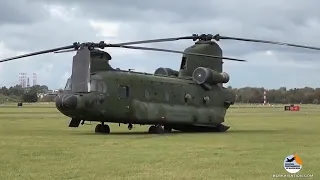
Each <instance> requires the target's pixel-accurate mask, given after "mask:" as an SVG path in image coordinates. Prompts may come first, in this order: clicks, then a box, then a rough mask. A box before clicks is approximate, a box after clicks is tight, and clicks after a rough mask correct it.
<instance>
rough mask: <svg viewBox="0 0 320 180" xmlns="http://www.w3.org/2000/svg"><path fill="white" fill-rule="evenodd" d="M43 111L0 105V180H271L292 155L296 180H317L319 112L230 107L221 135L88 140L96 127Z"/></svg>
mask: <svg viewBox="0 0 320 180" xmlns="http://www.w3.org/2000/svg"><path fill="white" fill-rule="evenodd" d="M50 106H52V107H53V105H51V104H43V105H37V106H35V105H26V106H23V107H21V108H18V107H16V106H11V107H8V106H6V107H4V106H2V107H1V106H0V179H1V180H2V179H3V180H11V179H23V180H25V179H37V180H40V179H41V180H42V179H43V180H50V179H59V180H63V179H86V180H89V179H90V180H91V179H101V180H102V179H106V180H112V179H119V180H120V179H121V180H122V179H146V180H151V179H152V180H153V179H155V180H157V179H161V180H162V179H183V180H188V179H190V180H191V179H192V180H194V179H210V180H212V179H232V180H233V179H244V180H251V179H254V180H263V179H274V178H272V175H273V174H287V173H286V171H285V170H284V168H283V160H284V158H285V157H286V156H288V155H290V154H293V153H297V154H298V155H300V157H301V159H302V161H303V163H304V164H303V168H302V170H301V171H300V172H299V173H300V174H313V175H314V177H313V178H312V179H320V174H319V173H317V172H318V171H319V169H320V164H319V161H320V153H319V152H320V142H319V137H320V136H319V135H320V130H319V128H320V111H319V110H320V106H312V105H305V106H302V107H301V111H300V112H284V111H283V108H282V107H280V108H279V107H275V106H274V107H267V108H258V107H259V106H256V105H255V106H252V105H251V106H249V105H247V106H245V107H244V108H237V107H233V108H231V109H230V110H229V113H228V115H227V119H226V124H228V125H231V128H230V129H229V131H228V132H226V133H223V134H220V133H200V134H196V133H193V134H192V133H191V134H183V133H172V134H165V135H149V134H145V133H142V132H146V131H147V129H148V126H135V128H134V129H133V130H131V131H129V130H128V129H127V127H126V126H125V125H122V126H121V127H118V124H111V131H112V132H113V134H110V135H95V134H94V127H95V123H92V125H91V126H90V125H84V126H80V127H79V128H78V129H71V128H68V127H67V126H68V122H69V120H68V119H67V118H66V117H64V116H63V115H61V114H60V113H58V112H57V110H56V109H55V108H50ZM281 179H286V178H281ZM288 179H291V178H288Z"/></svg>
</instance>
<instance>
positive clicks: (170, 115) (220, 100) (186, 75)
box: [0, 34, 320, 134]
mask: <svg viewBox="0 0 320 180" xmlns="http://www.w3.org/2000/svg"><path fill="white" fill-rule="evenodd" d="M183 39H192V40H193V41H195V43H194V45H192V46H190V47H188V48H186V49H185V50H184V51H174V50H168V49H159V48H148V47H139V46H130V45H134V44H144V43H156V42H165V41H176V40H183ZM220 39H229V40H238V41H248V42H260V43H269V44H276V45H284V46H292V47H299V48H306V49H313V50H320V48H317V47H310V46H302V45H295V44H288V43H281V42H274V41H265V40H255V39H245V38H236V37H227V36H220V35H219V34H217V35H212V34H201V35H197V34H193V35H192V36H185V37H176V38H163V39H153V40H144V41H135V42H126V43H117V44H107V43H105V42H104V41H101V42H99V43H94V42H86V43H78V42H75V43H73V44H72V45H69V46H64V47H59V48H54V49H48V50H44V51H39V52H34V53H29V54H24V55H20V56H15V57H11V58H7V59H3V60H0V62H1V63H2V62H6V61H11V60H14V59H19V58H24V57H28V56H35V55H40V54H45V53H51V52H54V53H62V52H70V51H77V52H76V55H74V56H73V63H72V75H71V77H70V78H69V79H68V82H67V84H66V86H65V89H64V91H63V92H62V93H61V94H58V95H57V97H56V98H55V104H56V108H57V109H58V110H59V111H60V112H61V113H62V114H64V115H65V116H68V117H70V118H71V121H70V124H69V127H79V125H80V123H81V124H83V123H84V122H85V121H96V122H100V124H98V125H97V126H96V128H95V132H96V133H105V134H108V133H110V127H109V126H108V125H107V124H106V123H119V125H120V124H121V123H123V124H128V129H129V130H131V129H132V127H133V124H140V125H151V126H150V128H149V133H163V132H171V131H172V130H178V131H183V132H186V131H187V132H199V131H201V132H203V131H206V132H208V131H215V132H225V131H227V130H228V129H229V127H228V126H226V125H223V122H224V118H225V116H226V112H227V109H228V108H229V106H230V105H232V104H234V102H235V94H233V93H232V92H231V91H229V90H228V89H227V88H224V87H223V86H222V84H223V83H227V82H228V81H229V75H228V74H227V73H225V72H222V66H223V61H222V59H225V60H233V61H242V62H243V61H245V60H241V59H235V58H228V57H222V49H221V48H220V46H219V45H218V44H217V41H219V40H220ZM107 47H117V48H127V49H138V50H149V51H161V52H171V53H180V54H183V55H182V59H181V66H180V69H179V71H176V70H173V69H170V68H162V67H160V68H158V69H156V71H155V72H154V74H147V73H143V72H133V71H130V70H129V71H124V70H120V69H114V68H112V67H111V66H110V64H109V61H110V60H111V55H110V54H109V53H107V52H105V51H102V50H99V49H104V48H107Z"/></svg>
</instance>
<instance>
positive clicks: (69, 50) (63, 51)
mask: <svg viewBox="0 0 320 180" xmlns="http://www.w3.org/2000/svg"><path fill="white" fill-rule="evenodd" d="M73 51H76V50H75V49H68V50H61V51H55V52H54V53H67V52H73Z"/></svg>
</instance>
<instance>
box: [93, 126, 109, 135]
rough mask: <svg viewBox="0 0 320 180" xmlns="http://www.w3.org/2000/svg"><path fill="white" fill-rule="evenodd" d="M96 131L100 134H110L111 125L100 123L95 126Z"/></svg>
mask: <svg viewBox="0 0 320 180" xmlns="http://www.w3.org/2000/svg"><path fill="white" fill-rule="evenodd" d="M95 133H99V134H109V133H110V127H109V126H108V125H107V124H98V125H97V126H96V128H95Z"/></svg>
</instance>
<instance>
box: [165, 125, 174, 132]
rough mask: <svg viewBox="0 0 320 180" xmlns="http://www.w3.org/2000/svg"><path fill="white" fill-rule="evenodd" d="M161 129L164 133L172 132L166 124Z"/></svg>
mask: <svg viewBox="0 0 320 180" xmlns="http://www.w3.org/2000/svg"><path fill="white" fill-rule="evenodd" d="M163 130H164V132H165V133H171V132H172V128H171V127H168V126H164V128H163Z"/></svg>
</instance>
